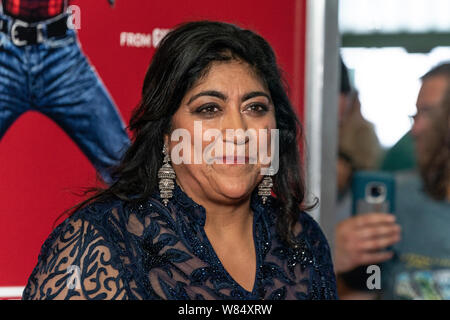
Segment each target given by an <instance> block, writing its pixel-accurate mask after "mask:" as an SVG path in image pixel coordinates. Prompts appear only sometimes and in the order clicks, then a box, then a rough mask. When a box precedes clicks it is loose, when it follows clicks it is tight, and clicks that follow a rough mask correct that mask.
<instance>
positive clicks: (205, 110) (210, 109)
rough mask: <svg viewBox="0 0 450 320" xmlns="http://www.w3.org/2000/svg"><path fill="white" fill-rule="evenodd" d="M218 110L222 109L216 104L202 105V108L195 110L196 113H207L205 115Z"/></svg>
mask: <svg viewBox="0 0 450 320" xmlns="http://www.w3.org/2000/svg"><path fill="white" fill-rule="evenodd" d="M218 111H220V109H219V107H218V106H217V105H214V104H210V105H205V106H201V107H200V108H198V109H197V110H195V112H196V113H200V114H205V115H213V114H215V113H216V112H218Z"/></svg>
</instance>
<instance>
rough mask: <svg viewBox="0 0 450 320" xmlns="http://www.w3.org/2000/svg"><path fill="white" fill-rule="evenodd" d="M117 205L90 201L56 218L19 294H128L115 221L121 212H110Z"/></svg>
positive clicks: (34, 296)
mask: <svg viewBox="0 0 450 320" xmlns="http://www.w3.org/2000/svg"><path fill="white" fill-rule="evenodd" d="M119 207H120V205H119V202H116V201H114V202H108V203H101V202H94V203H91V204H89V205H87V206H85V207H83V208H81V209H79V210H77V211H76V212H74V213H73V214H72V215H71V216H69V217H68V218H66V219H65V220H64V221H63V222H62V223H60V224H59V225H58V226H57V227H56V228H55V229H54V230H53V231H52V232H51V234H50V235H49V237H48V238H47V239H46V241H45V242H44V244H43V245H42V247H41V251H40V253H39V256H38V261H37V265H36V267H35V268H34V269H33V271H32V274H31V275H30V278H29V280H28V284H27V286H26V288H25V291H24V294H23V298H24V299H71V298H78V299H80V298H81V299H96V298H108V299H121V298H124V297H126V296H127V294H126V286H127V285H126V283H127V281H126V275H125V270H124V268H123V263H122V259H121V257H122V256H123V252H122V251H123V249H122V248H123V246H121V244H123V232H122V231H123V230H122V228H121V227H120V223H119V224H117V223H115V222H118V221H119V220H120V215H119V214H117V213H116V214H114V210H116V212H119V210H118V208H119ZM113 226H115V227H113ZM70 274H71V275H72V276H68V275H70ZM100 279H109V280H108V281H106V280H105V281H106V282H102V281H100ZM99 288H104V289H105V290H100V289H99Z"/></svg>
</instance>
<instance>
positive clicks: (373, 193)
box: [370, 186, 383, 198]
mask: <svg viewBox="0 0 450 320" xmlns="http://www.w3.org/2000/svg"><path fill="white" fill-rule="evenodd" d="M382 193H383V191H382V189H381V187H380V186H373V187H372V188H370V195H371V196H372V197H373V198H378V197H380V196H381V194H382Z"/></svg>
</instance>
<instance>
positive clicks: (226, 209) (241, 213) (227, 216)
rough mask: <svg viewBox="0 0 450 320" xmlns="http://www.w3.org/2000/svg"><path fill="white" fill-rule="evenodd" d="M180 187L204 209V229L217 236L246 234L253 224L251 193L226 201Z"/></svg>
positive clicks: (225, 236)
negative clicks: (238, 198) (244, 196)
mask: <svg viewBox="0 0 450 320" xmlns="http://www.w3.org/2000/svg"><path fill="white" fill-rule="evenodd" d="M177 183H178V184H179V186H180V188H181V189H182V190H183V192H185V193H186V194H187V195H188V196H189V197H190V198H191V199H192V200H193V201H194V202H196V203H198V204H199V205H201V206H203V207H204V208H205V211H206V222H205V231H206V232H207V233H211V234H214V235H215V236H216V237H218V238H223V239H229V238H230V237H238V238H239V237H241V236H245V235H247V234H248V231H249V230H251V229H252V226H253V212H252V210H251V207H250V201H251V194H250V195H249V196H248V197H247V198H245V199H241V200H240V201H237V202H233V203H229V202H228V203H227V202H219V201H214V200H213V199H209V198H208V197H207V195H206V194H203V193H202V192H196V191H195V190H191V189H190V187H189V186H186V185H185V186H182V185H181V183H179V181H177Z"/></svg>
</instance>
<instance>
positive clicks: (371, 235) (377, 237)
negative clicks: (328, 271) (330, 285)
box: [334, 213, 401, 274]
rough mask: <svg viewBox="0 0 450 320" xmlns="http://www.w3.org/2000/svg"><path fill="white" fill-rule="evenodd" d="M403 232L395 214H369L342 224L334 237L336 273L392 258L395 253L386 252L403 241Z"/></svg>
mask: <svg viewBox="0 0 450 320" xmlns="http://www.w3.org/2000/svg"><path fill="white" fill-rule="evenodd" d="M400 233H401V227H400V225H398V224H397V223H396V222H395V216H394V215H392V214H387V213H368V214H362V215H358V216H355V217H352V218H348V219H346V220H344V221H342V222H341V223H339V224H338V226H337V228H336V235H335V237H336V239H335V255H334V256H335V261H334V267H335V272H336V274H340V273H344V272H348V271H351V270H353V269H355V268H356V267H359V266H364V265H371V264H377V263H381V262H384V261H387V260H389V259H391V258H392V256H393V252H392V251H383V249H386V248H387V247H389V246H392V245H393V244H395V243H397V242H398V241H400Z"/></svg>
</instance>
